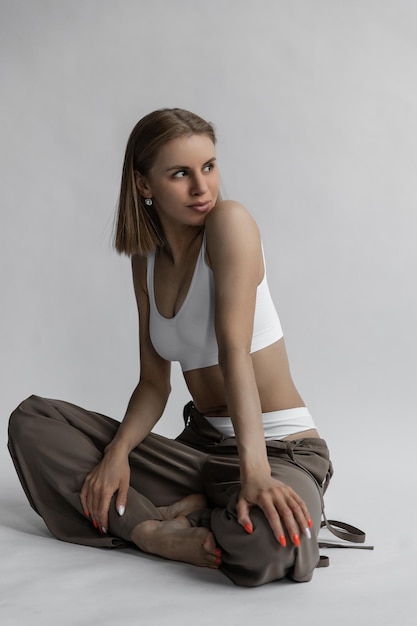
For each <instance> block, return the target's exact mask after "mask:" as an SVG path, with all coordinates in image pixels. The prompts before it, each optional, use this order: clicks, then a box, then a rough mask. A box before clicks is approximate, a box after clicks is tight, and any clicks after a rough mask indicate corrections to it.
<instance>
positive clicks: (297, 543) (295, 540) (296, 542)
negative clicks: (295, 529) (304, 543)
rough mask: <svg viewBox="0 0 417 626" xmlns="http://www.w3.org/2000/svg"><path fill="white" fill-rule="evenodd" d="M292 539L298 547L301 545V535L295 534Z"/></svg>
mask: <svg viewBox="0 0 417 626" xmlns="http://www.w3.org/2000/svg"><path fill="white" fill-rule="evenodd" d="M292 540H293V542H294V545H295V546H297V548H299V547H300V537H299V536H298V535H297V534H294V535H293V536H292Z"/></svg>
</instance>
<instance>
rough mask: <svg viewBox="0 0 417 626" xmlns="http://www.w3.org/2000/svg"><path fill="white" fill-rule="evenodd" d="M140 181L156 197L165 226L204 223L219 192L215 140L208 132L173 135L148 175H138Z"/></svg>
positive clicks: (146, 193)
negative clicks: (206, 133)
mask: <svg viewBox="0 0 417 626" xmlns="http://www.w3.org/2000/svg"><path fill="white" fill-rule="evenodd" d="M136 184H137V186H138V189H139V191H140V193H141V194H142V195H143V196H144V197H145V198H146V197H148V198H149V197H150V198H152V201H153V204H154V207H155V209H156V211H157V213H158V217H159V219H160V220H161V223H162V226H163V227H164V228H167V227H168V228H169V226H171V227H172V226H175V227H178V226H180V225H183V226H201V225H202V224H203V223H204V221H205V218H206V217H207V215H208V213H209V212H210V211H211V210H212V208H213V207H214V205H215V204H216V201H217V196H218V193H219V174H218V170H217V166H216V152H215V147H214V144H213V142H212V140H211V139H210V137H208V136H207V135H188V136H183V137H178V138H177V139H173V140H172V141H170V142H168V143H167V144H165V146H163V147H162V148H161V150H160V151H159V153H158V156H157V158H156V161H155V163H154V165H153V167H152V168H151V170H150V172H149V174H148V176H146V177H141V176H140V175H137V178H136Z"/></svg>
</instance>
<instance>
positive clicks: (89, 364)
mask: <svg viewBox="0 0 417 626" xmlns="http://www.w3.org/2000/svg"><path fill="white" fill-rule="evenodd" d="M416 25H417V2H415V1H411V0H410V1H407V0H396V1H394V0H392V1H390V0H379V1H378V0H349V1H347V0H311V1H309V0H261V1H259V2H256V3H254V2H252V1H249V0H224V1H221V0H211V1H210V2H206V1H203V0H172V1H168V0H152V2H150V1H146V0H120V1H116V0H114V1H112V0H84V1H81V0H73V1H71V0H56V1H53V0H32V1H29V0H26V1H25V0H16V1H12V0H0V72H1V81H0V84H1V98H0V124H1V142H0V159H1V168H0V177H1V184H0V210H1V229H0V250H1V267H0V272H1V275H0V280H1V305H0V316H1V318H0V345H1V353H0V380H1V394H0V405H1V432H0V443H1V445H2V450H3V452H2V453H1V455H0V465H1V470H2V472H1V476H2V481H3V484H5V485H7V486H10V488H12V487H13V489H16V490H17V489H18V486H17V482H16V479H15V477H14V475H13V472H12V468H11V464H10V462H9V459H8V456H7V454H6V452H5V448H4V445H5V441H6V426H7V418H8V415H9V413H10V411H11V410H12V409H13V408H14V406H16V405H17V403H18V402H19V401H20V400H21V399H23V398H24V397H26V396H27V395H29V394H31V393H37V394H40V395H46V396H50V397H59V398H63V399H67V400H70V401H73V402H76V403H78V404H81V405H84V406H86V407H88V408H91V409H95V410H98V411H101V412H104V413H107V414H110V415H112V416H114V417H116V418H118V419H120V418H121V417H122V415H123V413H124V410H125V406H126V403H127V400H128V398H129V396H130V393H131V391H132V389H133V387H134V386H135V384H136V382H137V377H138V346H137V316H136V309H135V302H134V297H133V291H132V287H131V276H130V265H129V261H128V260H127V259H126V258H121V257H118V256H117V255H116V253H114V252H113V251H112V250H111V245H110V239H111V231H112V223H113V215H114V208H115V205H116V202H117V196H118V188H119V180H120V173H121V165H122V158H123V153H124V148H125V144H126V141H127V137H128V135H129V132H130V130H131V128H132V127H133V125H134V124H135V123H136V121H137V120H138V119H139V118H140V117H142V116H143V115H144V114H146V113H148V112H149V111H151V110H153V109H155V108H159V107H163V106H180V107H183V108H189V109H191V110H193V111H195V112H197V113H199V114H200V115H202V116H203V117H206V118H208V119H209V120H211V121H212V122H214V124H215V125H216V128H217V131H218V137H219V144H218V156H219V164H220V167H221V171H222V179H223V185H224V189H225V195H226V196H227V197H229V198H233V199H236V200H239V201H241V202H242V203H243V204H245V205H246V206H247V207H248V209H249V210H250V211H251V212H252V214H253V215H254V216H255V218H256V219H257V221H258V223H259V225H260V228H261V230H262V235H263V241H264V247H265V252H266V257H267V262H268V274H269V282H270V287H271V290H272V293H273V296H274V299H275V302H276V304H277V307H278V310H279V313H280V317H281V321H282V325H283V328H284V332H285V335H286V339H287V347H288V351H289V356H290V361H291V364H292V371H293V375H294V378H295V381H296V383H297V385H298V387H299V389H300V391H301V394H302V395H303V397H304V399H305V401H306V403H307V404H308V406H309V407H310V410H311V411H312V413H313V415H314V417H315V419H316V421H317V424H318V427H319V430H320V431H321V433H322V435H323V436H324V437H325V438H326V439H327V440H328V442H329V444H330V446H331V448H332V451H333V457H334V461H335V465H336V470H337V473H336V476H335V482H334V487H333V488H332V489H331V491H330V492H329V502H330V504H331V506H332V507H333V509H337V512H338V514H339V515H340V516H342V517H343V516H345V517H347V518H348V520H349V521H352V522H353V523H355V522H356V523H358V524H359V525H360V524H361V523H364V522H366V525H367V526H368V528H367V529H368V531H370V532H371V533H372V532H373V533H376V534H377V533H378V532H380V533H382V528H381V519H386V515H387V506H388V508H392V507H396V506H397V504H398V509H397V510H398V511H399V512H400V514H402V511H401V504H400V502H399V501H398V502H397V501H396V500H395V497H396V489H397V485H398V481H399V477H400V476H401V477H402V476H403V473H404V472H406V471H409V470H412V469H413V465H414V461H413V459H412V455H411V451H412V439H413V437H414V436H415V434H416V430H417V429H416V420H415V417H416V412H415V400H414V388H415V383H416V373H417V368H416V356H415V355H416V348H417V346H416V331H415V321H416V272H415V268H416V256H417V255H416V232H417V229H416V226H417V223H416V222H417V219H416V215H417V213H416V199H417V193H416V171H417V116H416V109H417V90H416V77H417V72H416V70H417V63H416V59H417V56H416V55H417V43H416V41H417V40H416ZM173 388H174V390H173V393H172V397H171V399H170V401H169V405H168V410H167V411H166V413H165V415H164V417H163V418H162V420H161V422H160V423H159V425H158V426H157V428H156V430H157V431H158V432H161V433H162V434H166V435H169V436H172V435H175V434H176V433H178V432H179V430H180V428H181V410H180V409H181V406H182V404H183V403H184V402H185V401H187V400H188V396H187V393H186V390H185V387H184V384H183V383H182V380H181V377H180V374H179V370H178V368H177V367H175V368H174V372H173ZM365 453H366V454H367V455H368V458H366V457H365V456H364V454H365ZM387 459H389V462H388V461H387ZM393 461H396V462H397V463H399V464H400V465H399V466H396V467H395V470H394V471H393ZM401 464H402V465H401ZM11 486H12V487H11ZM375 490H376V491H377V492H378V493H379V492H380V495H381V497H380V498H379V499H378V500H375V498H374V496H373V495H372V494H374V493H375ZM378 490H379V491H378ZM387 490H388V492H389V493H390V498H389V502H388V503H387V500H386V497H385V496H384V494H386V493H387ZM392 498H394V501H393V500H392ZM362 520H364V522H362ZM396 533H397V535H396V537H395V542H394V543H395V546H398V545H400V544H401V545H403V543H404V542H405V541H406V540H407V545H408V546H409V547H410V546H411V547H412V548H413V549H414V550H415V549H416V540H415V539H413V538H412V537H410V534H409V533H408V531H407V528H402V526H401V525H399V528H398V529H397V528H396ZM393 549H394V548H393Z"/></svg>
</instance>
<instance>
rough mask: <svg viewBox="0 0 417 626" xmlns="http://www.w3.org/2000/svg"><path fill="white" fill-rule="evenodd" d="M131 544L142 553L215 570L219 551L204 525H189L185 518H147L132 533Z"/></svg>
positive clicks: (218, 561)
mask: <svg viewBox="0 0 417 626" xmlns="http://www.w3.org/2000/svg"><path fill="white" fill-rule="evenodd" d="M131 539H132V541H133V543H135V544H136V545H137V546H138V548H140V549H141V550H143V552H149V553H150V554H157V555H158V556H163V557H165V558H166V559H171V560H173V561H183V562H185V563H192V564H193V565H199V566H200V567H210V568H213V569H217V568H218V567H219V565H220V563H221V550H220V549H219V548H217V547H216V542H215V540H214V536H213V534H212V533H211V531H210V530H209V529H208V528H192V527H191V526H190V522H189V521H188V520H187V518H186V517H176V518H175V519H174V520H166V521H162V522H161V521H159V520H147V521H146V522H142V523H141V524H138V525H137V526H136V527H135V528H134V529H133V532H132V537H131Z"/></svg>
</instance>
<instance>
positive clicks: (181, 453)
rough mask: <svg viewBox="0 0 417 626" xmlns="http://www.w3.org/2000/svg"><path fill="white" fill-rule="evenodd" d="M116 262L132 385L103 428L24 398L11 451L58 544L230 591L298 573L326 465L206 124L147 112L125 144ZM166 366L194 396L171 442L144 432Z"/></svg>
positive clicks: (310, 554)
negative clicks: (150, 558) (160, 567)
mask: <svg viewBox="0 0 417 626" xmlns="http://www.w3.org/2000/svg"><path fill="white" fill-rule="evenodd" d="M115 245H116V249H117V250H118V251H119V252H120V253H125V254H127V255H129V256H131V257H132V269H133V283H134V288H135V294H136V300H137V306H138V313H139V339H140V340H139V346H140V378H139V383H138V385H137V387H136V389H135V390H134V392H133V394H132V397H131V399H130V402H129V404H128V408H127V411H126V414H125V416H124V419H123V421H122V423H121V424H119V423H118V422H116V421H114V420H112V419H110V418H108V417H105V416H103V415H99V414H96V413H93V412H91V411H86V410H84V409H81V408H80V407H76V406H74V405H71V404H69V403H66V402H63V401H59V400H46V399H43V398H39V397H36V396H32V397H31V398H29V399H28V400H26V401H24V402H23V403H22V404H21V405H20V406H19V407H18V408H17V409H16V411H15V412H14V413H13V414H12V417H11V421H10V428H9V434H10V437H9V449H10V452H11V455H12V458H13V460H14V463H15V466H16V469H17V472H18V474H19V477H20V480H21V482H22V485H23V487H24V489H25V492H26V494H27V496H28V498H29V501H30V502H31V504H32V506H33V508H34V509H35V510H36V511H37V512H38V513H39V514H40V515H42V517H43V518H44V520H45V522H46V524H47V525H48V527H49V529H50V530H51V532H52V533H53V534H54V535H55V536H57V537H58V538H60V539H63V540H65V541H73V542H77V543H83V544H87V545H96V546H108V547H112V546H119V545H131V543H132V542H133V543H134V544H136V545H137V546H138V548H139V549H140V550H143V551H145V552H150V553H153V554H157V555H160V556H163V557H165V558H169V559H175V560H180V561H186V562H189V563H194V564H196V565H201V566H207V567H211V568H220V569H221V570H222V571H223V572H224V573H225V574H226V575H227V576H229V578H231V579H232V580H233V581H234V582H235V583H236V584H239V585H247V586H254V585H260V584H263V583H266V582H269V581H272V580H278V579H280V578H283V577H290V578H292V579H293V580H296V581H308V580H310V579H311V577H312V574H313V571H314V568H315V567H316V566H317V564H318V561H319V553H318V544H317V533H318V530H319V526H320V518H321V514H322V495H323V490H324V486H325V485H327V482H328V479H329V478H330V476H331V464H330V461H329V454H328V449H327V446H326V443H325V442H324V441H323V439H321V438H320V437H319V434H318V432H317V430H316V427H315V424H314V422H313V420H312V417H311V415H310V413H309V411H308V410H307V408H306V407H305V405H304V402H303V400H302V398H301V396H300V394H299V393H298V391H297V389H296V387H295V385H294V383H293V381H292V378H291V375H290V370H289V365H288V360H287V354H286V350H285V344H284V339H283V334H282V330H281V326H280V322H279V318H278V315H277V313H276V310H275V308H274V305H273V303H272V300H271V296H270V293H269V290H268V284H267V278H266V270H265V261H264V256H263V250H262V244H261V237H260V234H259V231H258V228H257V225H256V223H255V221H254V220H253V218H252V217H251V215H250V214H249V213H248V211H247V210H246V209H245V208H244V207H243V206H242V205H240V204H239V203H237V202H233V201H223V200H221V199H220V196H219V172H218V167H217V162H216V152H215V134H214V130H213V127H212V126H211V124H209V123H207V122H206V121H204V120H202V119H201V118H200V117H198V116H197V115H194V114H193V113H190V112H188V111H184V110H182V109H163V110H160V111H155V112H153V113H151V114H149V115H147V116H146V117H144V118H143V119H142V120H140V121H139V122H138V124H137V125H136V126H135V128H134V129H133V131H132V133H131V136H130V138H129V141H128V145H127V149H126V155H125V162H124V168H123V176H122V183H121V193H120V201H119V208H118V216H117V230H116V237H115ZM171 361H179V362H180V364H181V367H182V371H183V373H184V378H185V382H186V384H187V387H188V389H189V392H190V395H191V397H192V402H190V403H189V404H188V405H187V406H186V407H185V409H184V418H185V429H184V431H183V432H182V433H181V434H180V436H179V437H178V438H177V440H176V441H172V440H168V439H165V438H163V437H160V436H158V435H155V434H152V433H151V431H152V428H153V427H154V425H155V424H156V423H157V421H158V420H159V418H160V417H161V415H162V413H163V411H164V408H165V405H166V402H167V399H168V396H169V393H170V363H171Z"/></svg>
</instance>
